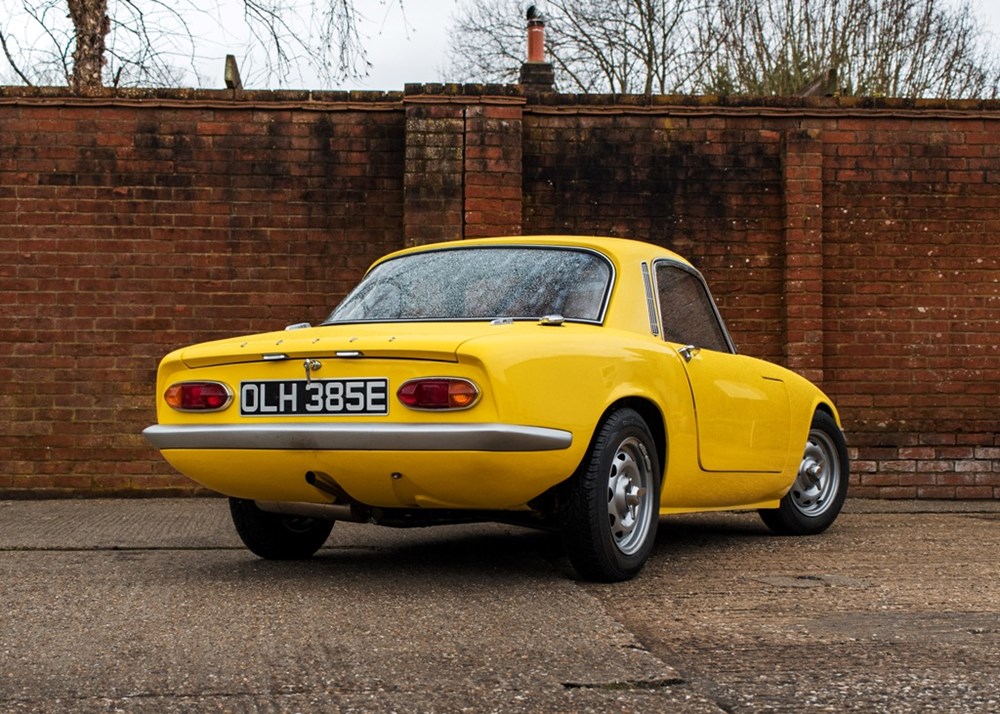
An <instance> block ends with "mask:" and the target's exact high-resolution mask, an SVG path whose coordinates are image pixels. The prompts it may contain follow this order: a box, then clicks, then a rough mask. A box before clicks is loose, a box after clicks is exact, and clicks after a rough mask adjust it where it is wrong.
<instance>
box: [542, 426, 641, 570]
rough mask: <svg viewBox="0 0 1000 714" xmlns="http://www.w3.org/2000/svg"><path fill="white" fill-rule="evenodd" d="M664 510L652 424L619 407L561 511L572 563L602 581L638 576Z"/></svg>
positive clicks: (571, 488) (565, 542)
mask: <svg viewBox="0 0 1000 714" xmlns="http://www.w3.org/2000/svg"><path fill="white" fill-rule="evenodd" d="M659 510H660V465H659V459H658V458H657V455H656V446H655V444H654V442H653V437H652V435H651V434H650V433H649V427H648V426H647V425H646V422H645V421H644V420H643V418H642V417H641V416H640V415H639V414H638V412H636V411H634V410H632V409H620V410H618V411H615V412H613V413H612V414H611V415H610V416H609V417H608V418H607V420H606V421H605V422H604V423H603V424H602V425H601V427H600V429H599V430H598V432H597V435H596V436H595V438H594V443H593V446H592V447H591V451H590V454H589V455H588V457H587V459H586V460H585V461H584V463H583V465H582V466H581V468H580V471H579V473H577V474H576V475H575V476H574V477H573V480H572V481H571V484H570V493H569V497H568V500H567V502H566V504H565V505H564V507H563V510H562V518H561V523H560V525H561V530H562V537H563V543H564V545H565V548H566V552H567V554H568V555H569V559H570V562H571V563H572V564H573V567H574V568H576V571H577V572H578V573H579V574H580V576H581V577H583V578H586V579H589V580H597V581H601V582H617V581H621V580H628V579H629V578H631V577H633V576H635V575H636V574H637V573H638V572H639V571H640V570H642V566H643V565H645V563H646V560H647V558H649V554H650V552H651V551H652V550H653V544H654V541H655V540H656V529H657V526H658V525H659Z"/></svg>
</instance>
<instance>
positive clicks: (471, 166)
mask: <svg viewBox="0 0 1000 714" xmlns="http://www.w3.org/2000/svg"><path fill="white" fill-rule="evenodd" d="M523 104H524V102H523V100H520V101H516V102H513V103H508V102H504V103H499V104H494V103H483V104H477V105H470V106H468V107H467V108H466V110H465V111H466V123H465V237H466V238H476V237H480V236H497V235H520V234H521V221H522V204H523V198H522V197H523V194H522V185H521V184H522V182H521V171H522V169H521V167H522V162H521V142H522V133H521V113H522V108H523Z"/></svg>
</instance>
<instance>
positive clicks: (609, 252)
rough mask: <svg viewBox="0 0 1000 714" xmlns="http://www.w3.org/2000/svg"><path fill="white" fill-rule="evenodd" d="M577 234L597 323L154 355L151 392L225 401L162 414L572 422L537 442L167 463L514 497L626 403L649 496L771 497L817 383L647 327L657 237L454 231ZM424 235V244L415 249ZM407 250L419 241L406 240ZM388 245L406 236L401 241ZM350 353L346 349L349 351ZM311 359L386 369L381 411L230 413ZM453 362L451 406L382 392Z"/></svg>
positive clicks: (305, 496)
mask: <svg viewBox="0 0 1000 714" xmlns="http://www.w3.org/2000/svg"><path fill="white" fill-rule="evenodd" d="M490 243H493V244H510V245H518V244H532V243H534V244H547V245H548V244H551V245H583V246H585V247H587V248H589V249H591V250H594V251H598V252H600V253H602V254H604V255H606V256H607V257H608V258H609V259H610V260H611V262H612V263H613V264H614V266H615V273H616V274H615V282H614V287H613V291H612V294H611V297H610V303H609V308H608V311H607V313H606V315H605V316H604V319H603V324H585V323H573V322H566V323H564V324H560V325H543V324H539V323H535V322H530V321H515V322H513V323H509V322H508V323H504V324H491V323H490V322H489V321H482V320H480V321H468V322H447V323H446V322H434V323H427V322H406V323H389V324H379V323H366V324H340V325H330V326H321V327H315V328H307V329H300V330H292V331H282V332H275V333H268V334H264V335H256V336H251V337H242V338H234V339H231V340H222V341H218V342H212V343H206V344H203V345H196V346H194V347H189V348H185V349H181V350H177V351H175V352H173V353H171V354H170V355H168V356H167V357H165V358H164V359H163V361H162V363H161V365H160V369H159V372H158V378H157V393H158V395H161V397H162V395H163V394H164V392H165V391H166V389H167V387H169V386H170V385H171V384H175V383H178V382H182V381H186V380H210V381H218V382H222V383H224V384H226V385H228V386H229V387H230V388H231V389H232V390H233V392H234V393H236V394H237V399H236V400H234V402H233V403H232V404H231V405H230V406H229V407H228V408H227V409H225V410H223V411H218V412H213V413H186V412H180V411H176V410H174V409H172V408H171V407H169V406H167V405H166V404H165V403H164V401H163V399H162V398H160V399H159V400H158V409H157V414H158V421H159V424H160V425H161V426H164V427H188V426H190V427H225V426H233V427H243V426H249V427H252V428H258V427H261V426H264V427H267V426H268V425H274V426H276V427H278V428H286V427H289V425H291V426H293V427H294V425H309V424H312V425H315V424H327V423H331V422H332V421H335V422H336V423H338V424H351V425H356V426H357V428H359V429H361V430H364V429H367V428H371V429H372V430H373V431H378V430H379V429H381V428H383V427H384V426H385V425H387V424H391V425H401V426H403V427H406V426H408V425H412V426H414V427H423V426H429V427H431V428H434V427H439V426H446V427H453V426H461V425H512V426H513V427H515V428H516V429H541V430H546V433H550V432H551V433H553V434H554V433H560V434H562V433H565V434H568V435H570V436H571V438H570V439H569V440H568V441H569V443H568V444H567V445H561V446H559V448H546V449H541V450H534V449H524V450H516V449H515V450H505V449H504V448H503V447H498V448H496V449H494V450H468V449H463V448H461V444H457V445H456V446H454V447H445V448H440V449H438V448H436V449H434V450H422V449H413V448H407V449H394V448H393V446H392V444H384V445H380V446H379V447H378V448H366V449H352V448H339V447H338V448H336V449H330V450H322V449H321V450H317V449H314V448H303V447H301V445H299V446H296V445H295V443H296V442H295V441H294V439H291V437H289V438H290V439H291V441H290V442H289V443H291V444H292V445H293V446H292V448H288V449H267V448H235V449H234V448H219V447H214V448H202V447H194V448H163V449H162V450H163V454H164V456H165V458H166V459H167V460H168V461H169V462H170V463H171V464H172V465H173V466H174V467H175V468H177V469H178V470H179V471H181V472H182V473H184V474H187V475H188V476H190V477H191V478H193V479H195V480H196V481H199V482H200V483H202V484H204V485H206V486H208V487H209V488H212V489H215V490H217V491H219V492H220V493H223V494H226V495H230V496H237V497H242V498H249V499H256V500H263V501H305V502H314V503H329V502H331V501H332V500H334V499H333V497H332V496H331V495H330V494H329V493H326V492H323V491H321V490H319V489H317V488H315V487H314V486H311V485H309V484H308V483H307V482H306V480H305V474H306V472H309V471H312V472H322V473H324V474H328V475H329V476H330V477H331V478H332V479H333V480H334V481H335V482H336V483H337V484H338V485H339V486H340V487H341V488H342V489H343V490H344V491H345V492H346V493H347V494H348V495H349V496H350V497H351V498H352V499H354V500H356V501H358V502H360V503H363V504H366V505H368V506H376V507H384V508H393V507H399V508H447V509H479V510H501V509H503V510H523V509H526V508H528V507H529V506H528V503H529V501H531V500H532V499H534V498H536V497H537V496H539V495H540V494H542V493H544V492H545V491H546V490H548V489H550V488H551V487H553V486H555V485H557V484H559V483H561V482H563V481H565V480H566V479H568V478H570V477H571V476H572V475H573V473H574V472H575V471H576V469H577V468H578V466H579V465H580V463H581V462H582V461H583V459H584V458H585V456H586V455H587V453H588V450H589V447H590V441H591V438H592V437H593V435H594V433H595V430H596V429H597V428H598V426H599V424H600V423H601V419H602V418H603V416H604V415H605V414H606V413H608V411H609V410H611V409H613V408H614V407H615V405H616V404H620V403H622V402H623V401H627V402H629V403H631V404H633V405H635V404H641V405H645V407H644V408H647V409H649V410H650V412H651V413H656V414H658V415H659V419H660V421H662V423H663V427H662V429H660V430H659V432H658V433H656V434H654V436H655V438H656V439H657V440H658V442H659V443H660V445H661V447H662V450H663V455H664V458H663V459H662V461H663V464H662V466H663V478H662V494H661V501H660V508H661V512H663V513H670V512H680V511H691V510H713V509H724V508H725V509H735V508H756V507H762V506H766V507H773V506H775V505H776V503H777V500H778V499H780V498H781V497H782V496H783V495H784V493H785V492H786V491H787V490H788V488H789V487H790V485H791V483H792V482H793V480H794V479H795V476H796V474H797V469H798V466H799V461H800V460H801V457H802V449H803V445H804V444H805V442H806V437H807V434H808V431H809V425H810V422H811V419H812V416H813V414H814V412H815V410H816V409H817V408H821V407H822V408H825V409H827V410H828V411H830V412H831V413H832V414H833V415H834V417H835V418H836V412H835V410H834V409H833V407H832V404H831V403H830V401H829V399H827V398H826V397H825V396H824V395H823V394H822V392H820V391H819V390H818V389H817V388H816V387H814V386H813V385H811V384H810V383H808V382H807V381H806V380H804V379H802V378H800V377H798V376H796V375H794V374H793V373H791V372H789V371H787V370H784V369H783V368H781V367H779V366H777V365H773V364H769V363H766V362H762V361H759V360H755V359H752V358H749V357H744V356H739V355H733V354H725V353H720V352H709V351H702V352H700V353H698V354H697V355H695V357H694V358H693V359H692V360H691V361H690V362H686V361H685V360H684V359H683V358H682V357H681V356H680V355H679V354H678V348H679V347H680V345H676V344H671V343H668V342H665V341H664V340H663V339H662V337H660V336H659V335H654V334H653V333H652V330H651V327H650V313H649V311H648V306H647V299H646V294H645V292H644V290H643V275H642V272H641V271H642V266H643V264H646V265H649V264H651V262H652V261H653V260H654V259H658V258H668V259H670V260H675V261H678V262H683V260H682V259H681V258H679V257H678V256H676V255H674V254H672V253H670V252H669V251H666V250H664V249H662V248H658V247H655V246H649V245H645V244H642V243H635V242H631V241H624V240H618V239H597V238H550V237H535V238H523V239H488V240H481V241H466V242H464V244H468V245H476V244H490ZM423 249H426V247H425V248H423ZM413 250H422V249H413ZM404 252H412V250H411V251H404ZM358 353H360V355H361V356H354V355H357V354H358ZM306 360H315V361H317V362H319V363H320V364H321V366H320V368H319V369H318V371H316V372H314V373H312V374H311V376H314V377H315V378H317V379H332V378H348V379H355V378H385V379H387V380H388V382H389V389H388V393H389V399H388V402H389V406H388V413H387V414H385V415H378V416H338V417H336V418H332V417H317V416H284V417H280V418H278V419H271V420H268V419H266V418H264V417H241V416H240V410H239V404H238V401H239V398H238V392H239V385H240V382H241V381H243V380H272V379H273V380H301V379H304V378H305V377H306V376H307V373H306V371H305V370H304V367H303V364H304V362H305V361H306ZM445 376H446V377H459V378H463V379H468V380H471V381H472V382H474V383H475V384H476V385H478V386H479V388H480V390H481V395H482V396H481V398H480V399H479V401H478V402H477V403H476V404H475V406H474V407H472V408H471V409H468V410H464V411H445V412H434V413H429V412H425V411H415V410H412V409H409V408H407V407H405V406H403V405H402V404H401V403H400V402H399V401H398V400H397V399H396V397H395V391H396V389H397V388H398V387H399V385H400V384H402V383H403V382H404V381H406V380H409V379H413V378H416V377H445Z"/></svg>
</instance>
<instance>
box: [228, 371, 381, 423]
mask: <svg viewBox="0 0 1000 714" xmlns="http://www.w3.org/2000/svg"><path fill="white" fill-rule="evenodd" d="M388 392H389V380H387V379H313V380H311V381H306V380H304V379H269V380H262V381H255V382H240V414H241V415H242V416H311V415H323V414H340V415H343V414H388V413H389V399H388Z"/></svg>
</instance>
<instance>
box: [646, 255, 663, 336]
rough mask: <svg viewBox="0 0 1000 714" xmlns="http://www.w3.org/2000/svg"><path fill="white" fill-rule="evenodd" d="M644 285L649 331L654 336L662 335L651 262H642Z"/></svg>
mask: <svg viewBox="0 0 1000 714" xmlns="http://www.w3.org/2000/svg"><path fill="white" fill-rule="evenodd" d="M642 287H643V288H645V290H646V311H647V312H648V313H649V331H650V332H652V333H653V337H659V336H660V321H659V319H658V318H657V316H656V295H655V294H654V293H653V279H652V278H651V277H650V276H649V263H643V264H642Z"/></svg>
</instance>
